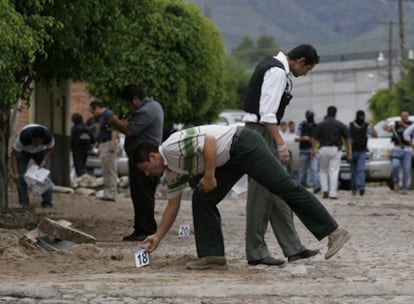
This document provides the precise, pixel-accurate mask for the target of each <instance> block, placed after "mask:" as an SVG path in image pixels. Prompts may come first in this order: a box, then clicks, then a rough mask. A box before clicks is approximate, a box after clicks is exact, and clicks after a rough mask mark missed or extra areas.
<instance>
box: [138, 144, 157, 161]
mask: <svg viewBox="0 0 414 304" xmlns="http://www.w3.org/2000/svg"><path fill="white" fill-rule="evenodd" d="M158 147H159V145H158V144H157V143H155V142H144V143H140V144H139V145H138V146H137V147H136V148H135V150H134V153H132V163H133V164H134V165H138V164H141V163H143V162H147V161H149V155H150V153H154V152H158Z"/></svg>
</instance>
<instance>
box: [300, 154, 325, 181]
mask: <svg viewBox="0 0 414 304" xmlns="http://www.w3.org/2000/svg"><path fill="white" fill-rule="evenodd" d="M299 158H300V167H299V172H298V179H297V181H298V182H299V183H300V184H301V185H302V186H304V187H306V186H307V180H308V179H307V174H308V173H309V174H310V180H311V182H312V185H313V189H319V188H320V187H321V185H320V182H319V173H318V165H319V157H317V156H315V158H314V159H311V153H310V152H300V154H299Z"/></svg>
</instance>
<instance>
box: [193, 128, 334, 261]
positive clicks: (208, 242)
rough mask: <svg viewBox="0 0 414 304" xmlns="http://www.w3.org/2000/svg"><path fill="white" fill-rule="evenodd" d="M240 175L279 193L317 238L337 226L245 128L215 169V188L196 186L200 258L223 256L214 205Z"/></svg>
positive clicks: (197, 241) (216, 211)
mask: <svg viewBox="0 0 414 304" xmlns="http://www.w3.org/2000/svg"><path fill="white" fill-rule="evenodd" d="M243 174H247V175H248V176H249V177H250V178H252V179H254V180H256V181H257V182H258V183H259V184H261V185H262V186H264V187H265V188H266V189H268V190H269V191H270V192H272V193H274V194H277V195H278V196H280V197H281V198H282V199H283V200H284V201H285V202H286V204H287V205H289V207H290V208H291V209H292V210H293V212H294V213H295V214H296V215H297V216H298V217H299V219H300V220H301V221H302V223H303V224H304V225H305V226H306V227H307V228H308V229H309V231H310V232H311V233H312V234H313V235H314V236H315V237H316V238H317V239H318V240H321V239H323V238H324V237H326V236H328V235H329V234H330V233H331V232H333V231H334V230H335V229H336V228H337V227H338V224H337V223H336V221H335V220H334V219H333V218H332V216H331V215H330V214H329V213H328V211H327V210H326V209H325V207H324V206H323V205H322V204H321V202H320V201H319V200H318V199H317V198H316V197H315V196H314V195H313V194H311V193H310V192H309V191H307V190H306V189H305V188H304V187H302V186H301V185H300V184H299V183H297V182H296V181H295V180H294V179H293V178H292V177H291V176H290V175H289V174H288V173H287V172H286V170H285V169H284V168H283V167H282V165H281V164H280V162H279V161H278V159H277V158H276V156H275V155H273V154H272V153H271V151H270V149H269V147H268V146H267V144H266V142H265V141H264V139H263V138H262V137H261V136H260V135H259V134H258V133H257V132H255V131H253V130H249V129H247V128H245V129H244V130H243V131H242V133H241V136H240V137H239V139H238V141H237V143H235V144H233V146H232V150H231V157H230V160H229V161H228V162H227V163H226V164H225V165H224V166H222V167H219V168H216V179H217V188H215V189H214V190H213V191H211V192H209V193H205V192H202V191H200V190H198V189H196V190H194V192H193V219H194V232H195V239H196V246H197V255H198V256H199V257H203V256H211V255H217V256H224V241H223V234H222V231H221V217H220V212H219V210H218V208H217V204H218V203H219V202H220V201H221V200H222V199H223V198H224V197H225V196H226V194H227V193H228V192H229V191H230V189H231V188H232V187H233V185H234V184H235V183H236V182H237V181H238V180H239V178H240V177H241V176H242V175H243ZM257 203H258V204H260V202H259V201H258V202H257Z"/></svg>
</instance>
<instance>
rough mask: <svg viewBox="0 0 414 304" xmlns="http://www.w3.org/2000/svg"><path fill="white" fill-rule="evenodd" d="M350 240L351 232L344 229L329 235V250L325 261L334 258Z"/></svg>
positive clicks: (338, 229)
mask: <svg viewBox="0 0 414 304" xmlns="http://www.w3.org/2000/svg"><path fill="white" fill-rule="evenodd" d="M350 238H351V232H349V231H348V230H346V229H344V228H337V229H336V230H335V231H334V232H332V233H331V234H330V235H328V250H327V251H326V253H325V259H329V258H331V257H332V256H334V255H335V254H336V253H337V252H338V251H339V250H340V249H341V248H342V246H343V245H344V244H345V243H346V242H348V240H349V239H350Z"/></svg>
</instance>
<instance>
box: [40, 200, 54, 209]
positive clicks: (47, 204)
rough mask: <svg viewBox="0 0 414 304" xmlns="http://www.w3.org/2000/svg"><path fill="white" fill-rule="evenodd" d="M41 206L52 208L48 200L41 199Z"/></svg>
mask: <svg viewBox="0 0 414 304" xmlns="http://www.w3.org/2000/svg"><path fill="white" fill-rule="evenodd" d="M42 208H53V204H52V203H50V202H49V203H48V202H45V201H43V202H42Z"/></svg>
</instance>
